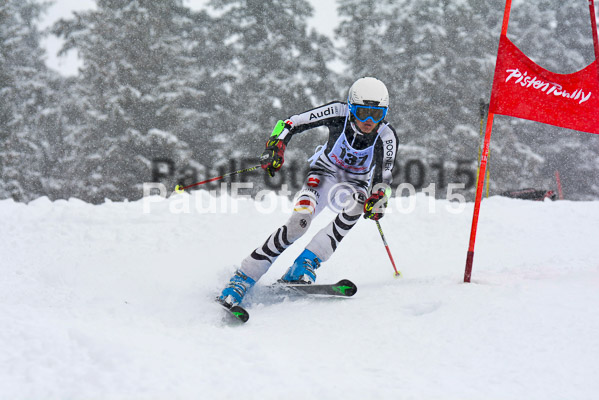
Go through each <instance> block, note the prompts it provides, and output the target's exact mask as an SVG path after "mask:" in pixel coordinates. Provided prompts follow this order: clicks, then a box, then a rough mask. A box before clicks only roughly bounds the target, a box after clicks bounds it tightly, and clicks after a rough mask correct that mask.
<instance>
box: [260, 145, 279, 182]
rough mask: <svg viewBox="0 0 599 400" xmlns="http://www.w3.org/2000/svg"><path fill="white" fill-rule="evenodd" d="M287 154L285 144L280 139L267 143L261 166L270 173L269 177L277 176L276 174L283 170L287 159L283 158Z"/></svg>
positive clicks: (261, 158)
mask: <svg viewBox="0 0 599 400" xmlns="http://www.w3.org/2000/svg"><path fill="white" fill-rule="evenodd" d="M284 153H285V143H283V141H282V140H279V139H269V140H268V142H266V149H265V150H264V151H263V152H262V155H261V156H260V164H261V165H262V169H265V170H266V172H268V175H270V176H271V177H272V176H275V172H277V171H278V170H280V169H281V167H282V166H283V163H284V162H285V159H284V157H283V155H284Z"/></svg>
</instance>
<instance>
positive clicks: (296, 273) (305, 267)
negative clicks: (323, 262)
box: [281, 249, 320, 284]
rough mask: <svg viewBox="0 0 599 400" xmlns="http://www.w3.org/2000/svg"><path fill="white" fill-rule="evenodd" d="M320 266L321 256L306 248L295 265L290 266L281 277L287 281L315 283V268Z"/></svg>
mask: <svg viewBox="0 0 599 400" xmlns="http://www.w3.org/2000/svg"><path fill="white" fill-rule="evenodd" d="M318 267H320V258H318V257H317V256H316V254H314V253H312V252H311V251H310V250H308V249H305V250H304V251H303V252H302V254H300V255H299V257H298V258H296V259H295V261H294V262H293V265H292V266H291V267H289V269H288V270H287V272H286V273H285V275H283V277H282V278H281V281H282V282H285V283H306V284H310V283H314V282H315V281H316V272H314V270H315V269H317V268H318Z"/></svg>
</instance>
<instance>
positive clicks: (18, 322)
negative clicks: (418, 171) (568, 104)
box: [0, 192, 599, 400]
mask: <svg viewBox="0 0 599 400" xmlns="http://www.w3.org/2000/svg"><path fill="white" fill-rule="evenodd" d="M207 196H208V195H207V193H206V192H195V193H194V194H193V196H189V195H187V194H185V195H177V196H174V197H171V198H170V199H169V200H164V201H161V202H156V203H152V204H150V207H151V212H150V213H149V214H146V213H144V212H143V207H144V202H143V200H142V201H137V202H128V203H127V202H125V203H112V202H108V203H105V204H103V205H99V206H93V205H90V204H86V203H84V202H81V201H78V200H75V199H72V200H69V201H55V202H50V201H49V200H48V199H46V198H41V199H38V200H36V201H34V202H31V203H29V204H28V205H24V204H19V203H14V202H13V201H12V200H4V201H0V218H1V220H2V225H1V228H0V235H1V236H0V248H1V254H2V275H1V277H0V285H1V286H0V324H1V326H2V328H1V329H0V349H1V350H0V398H2V399H198V398H205V399H231V398H236V397H238V396H242V397H243V398H247V399H280V398H286V399H311V398H314V399H316V398H318V399H337V398H339V397H342V398H345V399H456V400H457V399H528V400H530V399H539V400H540V399H542V400H547V399H594V398H596V396H597V392H598V391H599V379H597V377H598V376H599V344H598V343H599V341H598V340H597V332H599V314H598V313H597V306H598V304H599V290H598V289H599V257H597V255H598V254H597V253H598V251H597V245H596V241H597V237H598V235H597V233H598V230H599V202H570V201H557V202H549V201H546V202H542V203H540V202H528V201H522V200H514V199H506V198H500V197H492V198H490V199H485V200H484V201H483V205H482V208H481V214H480V221H479V228H478V235H477V244H476V249H475V257H474V270H473V283H471V284H464V283H462V279H463V273H464V264H465V259H466V250H467V247H468V239H469V234H470V224H471V218H472V207H473V205H472V203H468V204H466V208H465V210H464V211H463V212H461V213H458V214H451V213H449V212H447V210H446V208H447V207H449V206H452V207H453V206H455V205H451V204H450V203H449V202H447V201H440V200H439V201H432V202H431V201H430V200H429V199H428V198H427V197H425V196H423V195H417V196H416V197H415V198H412V199H407V198H403V199H393V200H392V203H391V207H390V208H391V209H392V212H391V213H389V214H388V215H386V216H385V218H384V219H383V220H381V224H382V226H383V229H384V232H385V235H386V237H387V241H388V242H389V246H390V248H391V251H392V253H393V255H394V258H395V260H396V262H397V265H398V268H399V269H400V270H401V272H402V273H403V277H401V278H399V279H394V278H393V269H392V267H391V264H390V262H389V259H388V257H387V254H386V252H385V249H384V247H383V245H382V241H381V238H380V236H379V234H378V231H377V229H376V227H375V224H374V223H372V222H371V221H365V220H361V221H360V222H359V223H358V224H357V225H356V227H355V228H354V229H353V230H352V232H351V233H350V234H349V235H348V237H347V238H345V240H344V241H343V243H342V244H341V246H340V248H339V249H338V251H337V252H336V254H335V255H334V256H333V257H332V258H331V260H329V261H328V262H327V263H325V264H324V265H323V267H322V268H321V269H319V270H318V281H319V282H336V281H337V280H339V279H341V278H348V279H351V280H352V281H354V282H355V283H356V284H357V285H358V293H357V294H356V295H355V296H354V297H353V298H350V299H323V298H306V297H276V296H270V295H268V293H267V291H265V289H264V288H263V287H262V286H263V285H266V284H270V283H272V282H274V281H275V280H276V279H278V278H279V277H280V275H282V274H283V272H284V271H285V270H286V268H287V267H288V266H289V265H290V263H291V262H292V261H293V259H294V258H295V257H296V256H297V254H299V252H301V250H302V249H303V246H304V245H305V244H306V243H307V242H308V240H309V239H310V237H311V236H312V235H313V234H314V233H315V232H316V231H317V230H318V229H320V228H321V227H323V226H324V225H325V224H326V223H328V222H330V220H331V219H332V218H333V216H334V214H333V213H332V212H331V211H329V210H325V211H324V212H323V214H322V215H320V216H319V217H318V218H317V219H316V221H315V222H314V224H313V226H311V227H310V231H309V233H308V234H307V235H306V236H304V237H303V238H301V239H300V240H299V241H298V242H297V243H296V244H295V245H294V246H293V247H291V248H290V249H289V250H288V251H287V252H286V253H285V254H283V255H282V256H281V257H280V258H279V260H278V261H277V262H276V263H275V264H274V265H273V267H272V268H271V270H270V271H269V272H268V273H267V274H266V275H265V276H264V277H263V279H262V280H261V281H260V282H259V284H258V286H257V288H256V290H255V291H254V293H252V294H251V295H249V297H248V299H247V303H248V304H247V308H248V311H249V312H250V314H251V318H250V320H249V322H248V323H247V324H245V325H235V324H231V323H230V322H229V321H228V320H227V319H226V318H225V317H226V315H225V313H224V311H223V310H222V309H220V307H219V306H218V305H217V304H215V303H214V302H213V301H212V300H213V298H214V296H216V294H217V293H218V292H219V291H220V290H221V289H222V287H223V286H224V284H225V283H226V281H227V280H228V278H229V276H230V275H231V273H232V272H233V271H234V270H235V268H236V265H237V264H238V263H239V262H240V261H241V259H242V258H243V257H245V256H246V255H247V254H249V252H250V251H251V250H253V248H255V247H256V246H258V245H260V244H261V243H262V242H263V241H264V240H265V238H266V237H267V236H268V234H270V233H271V232H272V231H273V230H274V229H275V228H277V227H278V226H279V225H281V224H282V223H284V222H285V221H286V219H287V218H288V215H287V214H286V213H284V212H281V211H277V212H274V213H272V214H262V213H260V212H258V211H257V210H256V204H255V203H254V202H253V201H251V200H244V199H239V200H235V201H234V202H235V204H236V206H237V207H238V212H236V213H233V212H218V213H201V212H198V211H197V210H196V209H194V207H193V204H194V203H193V202H194V201H197V199H198V198H199V199H202V200H203V201H208V197H207ZM273 199H276V198H275V197H271V198H270V200H273ZM154 200H156V199H154ZM225 200H226V201H228V202H229V204H231V203H232V202H233V200H232V199H230V198H226V199H225ZM279 200H281V199H279ZM186 201H191V203H192V207H191V209H190V213H180V212H179V213H177V212H173V210H174V211H177V210H181V209H182V206H181V205H182V204H183V205H184V204H185V202H186ZM409 201H415V204H416V208H415V210H414V211H413V212H411V213H401V212H399V211H398V210H399V208H400V207H401V206H402V205H403V206H406V205H407V204H408V202H409ZM431 205H433V206H434V207H435V212H434V213H433V212H430V210H429V208H430V207H431ZM405 208H407V206H406V207H404V209H405Z"/></svg>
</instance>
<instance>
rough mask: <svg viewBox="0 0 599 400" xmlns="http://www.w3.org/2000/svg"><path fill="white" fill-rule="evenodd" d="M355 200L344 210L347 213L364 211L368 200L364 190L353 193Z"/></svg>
mask: <svg viewBox="0 0 599 400" xmlns="http://www.w3.org/2000/svg"><path fill="white" fill-rule="evenodd" d="M352 198H353V202H352V203H351V204H350V205H348V206H347V207H346V208H345V209H344V210H343V211H344V212H345V213H346V214H347V215H352V216H353V215H360V214H362V212H363V211H364V202H365V201H366V195H364V193H362V192H356V193H354V194H353V195H352Z"/></svg>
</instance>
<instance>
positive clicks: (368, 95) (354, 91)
mask: <svg viewBox="0 0 599 400" xmlns="http://www.w3.org/2000/svg"><path fill="white" fill-rule="evenodd" d="M347 102H348V103H349V104H354V105H362V106H377V107H389V92H388V91H387V86H385V84H384V83H383V82H381V81H379V80H378V79H376V78H372V77H365V78H360V79H358V80H357V81H355V82H354V84H353V85H351V87H350V88H349V94H348V95H347Z"/></svg>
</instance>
